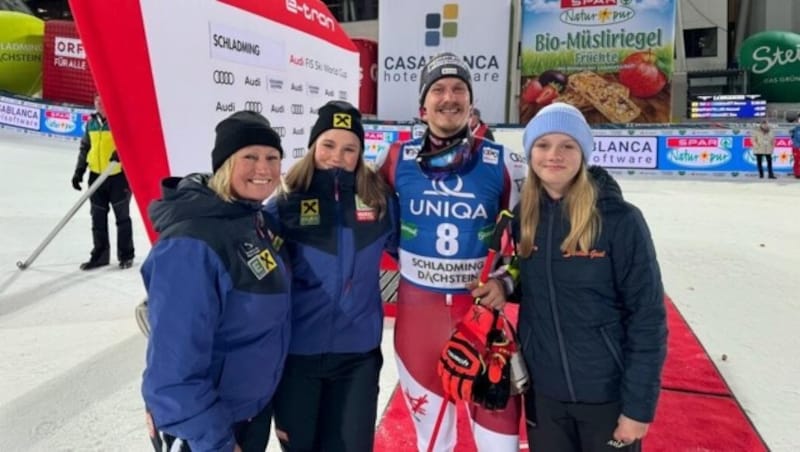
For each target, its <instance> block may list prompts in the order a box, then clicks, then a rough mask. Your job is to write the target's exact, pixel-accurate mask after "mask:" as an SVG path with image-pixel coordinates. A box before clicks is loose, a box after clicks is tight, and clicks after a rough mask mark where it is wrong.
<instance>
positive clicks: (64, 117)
mask: <svg viewBox="0 0 800 452" xmlns="http://www.w3.org/2000/svg"><path fill="white" fill-rule="evenodd" d="M44 118H45V119H44V125H45V127H47V128H48V129H50V130H51V131H53V132H57V133H70V132H72V131H73V130H75V129H76V128H77V127H78V124H76V123H75V120H74V119H73V118H72V113H70V112H67V111H53V110H46V111H45V112H44Z"/></svg>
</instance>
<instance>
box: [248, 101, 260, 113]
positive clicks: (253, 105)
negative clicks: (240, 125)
mask: <svg viewBox="0 0 800 452" xmlns="http://www.w3.org/2000/svg"><path fill="white" fill-rule="evenodd" d="M244 109H245V110H249V111H254V112H256V113H261V112H262V111H264V104H262V103H261V102H259V101H257V100H248V101H245V103H244Z"/></svg>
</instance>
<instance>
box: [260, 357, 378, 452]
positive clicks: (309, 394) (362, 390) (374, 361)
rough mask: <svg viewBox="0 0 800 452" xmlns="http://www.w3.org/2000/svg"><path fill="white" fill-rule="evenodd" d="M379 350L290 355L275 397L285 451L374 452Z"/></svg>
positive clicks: (277, 417) (276, 422)
mask: <svg viewBox="0 0 800 452" xmlns="http://www.w3.org/2000/svg"><path fill="white" fill-rule="evenodd" d="M381 366H383V355H382V354H381V350H380V348H376V349H375V350H372V351H370V352H367V353H330V354H323V355H309V356H303V355H289V357H288V358H287V360H286V367H285V368H284V371H283V377H282V378H281V383H280V385H278V391H277V392H276V393H275V397H274V399H273V403H274V406H275V430H276V432H275V433H276V436H277V437H278V439H279V440H280V442H281V447H282V448H283V450H284V451H287V452H312V451H313V452H339V451H341V452H370V451H371V450H372V447H373V442H374V439H375V412H376V409H377V404H378V375H379V374H380V370H381Z"/></svg>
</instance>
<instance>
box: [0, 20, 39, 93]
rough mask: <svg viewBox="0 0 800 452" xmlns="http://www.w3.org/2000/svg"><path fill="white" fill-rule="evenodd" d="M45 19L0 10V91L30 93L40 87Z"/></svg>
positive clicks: (35, 91) (37, 90)
mask: <svg viewBox="0 0 800 452" xmlns="http://www.w3.org/2000/svg"><path fill="white" fill-rule="evenodd" d="M43 39H44V21H42V20H41V19H39V18H38V17H35V16H31V15H29V14H23V13H19V12H15V11H0V90H4V91H8V92H11V93H14V94H23V95H26V96H30V95H33V94H35V93H37V92H39V91H40V90H41V89H42V41H43Z"/></svg>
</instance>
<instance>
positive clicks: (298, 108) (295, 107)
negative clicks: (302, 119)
mask: <svg viewBox="0 0 800 452" xmlns="http://www.w3.org/2000/svg"><path fill="white" fill-rule="evenodd" d="M291 111H292V114H293V115H302V114H303V105H302V104H292V108H291Z"/></svg>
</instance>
